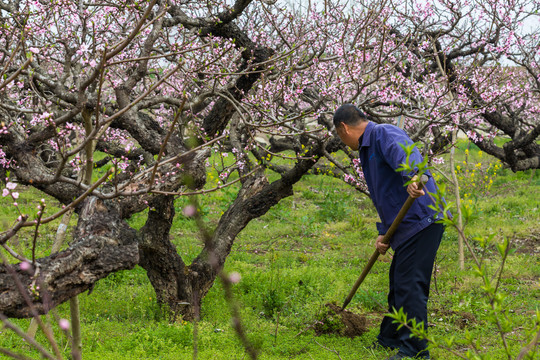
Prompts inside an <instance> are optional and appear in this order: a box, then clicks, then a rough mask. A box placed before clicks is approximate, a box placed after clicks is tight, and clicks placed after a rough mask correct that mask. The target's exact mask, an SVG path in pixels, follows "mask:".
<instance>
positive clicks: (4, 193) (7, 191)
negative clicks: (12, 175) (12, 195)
mask: <svg viewBox="0 0 540 360" xmlns="http://www.w3.org/2000/svg"><path fill="white" fill-rule="evenodd" d="M8 195H9V190H8V189H4V190H2V196H3V197H6V196H8Z"/></svg>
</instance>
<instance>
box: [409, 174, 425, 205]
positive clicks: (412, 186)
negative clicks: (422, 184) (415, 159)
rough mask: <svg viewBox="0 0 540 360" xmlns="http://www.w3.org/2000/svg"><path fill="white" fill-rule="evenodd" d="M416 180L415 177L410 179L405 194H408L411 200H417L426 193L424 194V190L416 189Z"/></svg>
mask: <svg viewBox="0 0 540 360" xmlns="http://www.w3.org/2000/svg"><path fill="white" fill-rule="evenodd" d="M417 179H418V177H417V176H415V177H413V178H412V181H413V182H412V183H410V184H409V185H408V186H407V192H408V193H409V195H410V196H411V197H412V198H413V199H417V198H419V197H420V196H423V195H426V193H425V192H424V190H423V189H422V190H419V189H418V183H417V182H416V180H417Z"/></svg>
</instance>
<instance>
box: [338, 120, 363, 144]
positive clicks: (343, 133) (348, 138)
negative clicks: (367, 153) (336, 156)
mask: <svg viewBox="0 0 540 360" xmlns="http://www.w3.org/2000/svg"><path fill="white" fill-rule="evenodd" d="M336 132H337V134H338V136H339V138H340V139H341V141H342V142H343V143H344V144H345V145H347V146H348V147H350V148H351V149H352V150H358V137H357V136H356V132H355V131H353V128H352V127H351V126H350V125H347V124H345V123H341V124H340V125H339V126H338V127H337V128H336Z"/></svg>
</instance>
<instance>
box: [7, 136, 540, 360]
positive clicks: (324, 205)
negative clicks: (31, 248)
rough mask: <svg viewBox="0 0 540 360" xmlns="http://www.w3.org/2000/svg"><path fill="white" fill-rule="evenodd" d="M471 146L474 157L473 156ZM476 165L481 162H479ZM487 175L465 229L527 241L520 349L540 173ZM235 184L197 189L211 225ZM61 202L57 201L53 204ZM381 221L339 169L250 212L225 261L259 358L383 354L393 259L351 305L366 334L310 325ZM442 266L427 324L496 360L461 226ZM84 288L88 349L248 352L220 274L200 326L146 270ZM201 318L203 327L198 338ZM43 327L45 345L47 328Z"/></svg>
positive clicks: (180, 220)
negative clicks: (264, 209)
mask: <svg viewBox="0 0 540 360" xmlns="http://www.w3.org/2000/svg"><path fill="white" fill-rule="evenodd" d="M467 146H468V149H469V154H468V155H465V153H464V150H465V149H466V148H467ZM459 148H460V149H461V151H458V154H457V155H458V163H461V164H463V161H466V163H467V165H462V167H465V166H467V167H468V168H470V170H471V171H472V169H474V168H476V169H477V170H476V171H480V170H483V171H487V170H486V169H487V168H488V167H489V164H490V163H493V164H494V163H496V161H495V160H494V159H492V158H489V157H488V156H487V155H486V154H479V153H478V150H477V149H475V148H474V145H467V144H466V143H461V144H460V147H459ZM446 163H448V161H447V162H446ZM478 163H481V166H479V167H477V166H476V164H478ZM445 166H448V165H444V166H443V168H444V167H445ZM215 176H216V175H215V174H214V178H215ZM272 176H273V178H274V179H275V175H272ZM489 179H492V180H493V183H492V185H491V187H489V189H488V188H487V186H485V184H484V185H482V184H479V183H475V185H474V186H473V185H472V183H470V184H466V183H467V182H470V176H469V177H468V178H465V179H464V180H463V181H462V185H464V187H463V191H467V193H469V194H470V195H469V196H468V197H467V200H466V201H468V202H469V203H470V204H474V205H475V206H476V207H477V208H478V209H479V211H478V214H477V215H476V216H475V217H474V219H472V220H471V222H470V224H468V227H467V234H468V235H469V236H470V237H471V238H472V237H473V236H487V235H489V234H495V241H501V240H502V238H503V237H504V236H506V237H508V238H509V239H510V240H511V241H512V242H513V244H514V245H513V246H514V248H515V249H516V251H515V252H514V253H512V254H511V255H510V257H509V258H508V260H507V263H506V270H505V272H504V274H503V277H502V281H501V285H500V289H501V292H502V293H504V294H506V295H508V297H507V298H506V300H505V305H506V308H507V309H509V310H510V312H509V313H508V316H509V319H510V320H512V321H513V322H514V324H515V326H516V330H515V332H513V333H512V334H510V335H509V339H508V344H509V346H510V347H511V349H512V352H513V354H515V356H517V353H518V352H519V349H520V348H521V347H522V346H523V345H524V342H525V340H526V339H530V338H531V337H530V334H527V331H528V329H530V328H531V322H532V321H534V320H535V311H536V307H537V306H538V305H537V304H538V301H539V298H540V283H539V281H538V279H539V277H540V264H539V261H538V259H539V257H538V246H539V241H540V240H539V235H538V234H539V233H540V226H539V219H540V214H539V208H540V173H538V172H532V171H526V172H521V173H517V174H514V173H512V172H511V171H509V170H506V169H499V170H498V171H497V174H496V175H493V174H490V175H489V178H488V181H487V183H489ZM439 181H443V180H442V178H440V179H439ZM236 191H237V188H234V187H232V188H229V189H226V190H223V191H217V192H213V193H210V194H208V196H205V197H203V198H200V199H199V201H200V203H201V208H202V213H203V215H204V217H205V221H206V222H207V224H209V225H210V226H215V224H217V221H218V220H219V216H220V215H221V213H222V212H223V211H225V210H226V208H227V205H228V202H230V201H231V199H233V198H234V196H235V193H236ZM21 193H22V192H21ZM42 196H43V195H41V194H39V193H37V192H36V191H34V190H32V191H31V192H30V193H28V194H24V195H21V199H20V201H19V203H21V204H24V206H27V207H28V209H27V211H28V212H31V211H33V209H34V208H35V200H34V199H40V198H41V197H42ZM447 199H448V201H453V196H452V195H451V194H449V195H448V196H447ZM23 200H24V202H23ZM2 201H3V203H2V205H4V206H1V207H0V223H2V224H4V225H6V224H10V223H11V222H12V221H13V219H14V218H16V216H15V214H14V212H13V209H12V208H11V207H9V206H8V205H9V204H8V201H7V199H6V198H4V199H2ZM48 202H49V200H48ZM186 204H187V200H186V199H182V198H181V199H178V201H177V204H176V210H177V218H176V220H175V223H174V226H173V229H172V240H173V242H174V243H175V245H176V246H177V248H178V251H179V253H180V254H181V256H182V258H183V259H184V260H185V261H186V262H188V263H189V262H190V261H191V260H192V259H193V258H194V257H195V256H197V254H198V253H199V251H200V249H201V247H202V244H201V242H200V236H199V235H198V231H197V227H196V225H195V224H194V222H193V221H192V220H191V219H189V218H186V217H184V216H183V215H182V213H181V211H182V209H183V207H184V206H185V205H186ZM50 205H51V211H52V206H53V203H52V201H51V204H50ZM74 221H76V219H74V220H72V224H74ZM144 221H145V214H144V213H141V214H137V215H135V216H134V217H133V218H132V219H130V222H131V224H132V225H133V226H134V227H136V228H139V227H140V226H142V225H143V224H144ZM376 221H377V214H376V212H375V210H374V208H373V207H372V205H371V203H370V201H369V199H367V198H366V197H365V196H363V195H362V194H360V193H357V192H355V191H354V190H353V189H351V188H350V187H348V186H346V185H345V184H344V183H342V182H341V181H339V180H336V179H332V178H329V177H321V176H306V177H305V178H304V179H303V180H302V181H301V182H300V183H298V184H297V185H295V192H294V195H293V196H291V197H289V198H287V199H284V200H283V201H281V202H280V203H279V204H278V205H276V206H275V207H273V208H272V209H271V210H270V211H269V212H268V213H267V214H266V215H265V216H263V217H261V218H259V219H255V220H253V221H252V222H251V223H250V224H249V225H248V226H247V227H246V229H245V230H244V231H243V232H242V233H241V234H240V235H239V236H238V238H237V239H236V241H235V243H234V246H233V249H232V252H231V255H230V256H229V258H228V260H227V263H226V266H225V271H226V272H233V271H236V272H239V273H240V274H241V276H242V279H241V281H240V282H239V283H238V284H236V285H234V287H233V290H234V295H235V299H236V301H237V303H238V305H239V306H240V308H241V319H242V324H243V326H244V328H245V331H246V333H247V336H248V338H249V340H250V341H251V342H252V343H253V344H254V345H255V346H256V347H257V348H258V349H259V353H260V359H276V360H277V359H339V358H342V359H382V358H385V355H386V353H384V352H383V351H373V350H368V349H366V347H367V346H369V344H371V342H372V341H373V340H374V339H375V337H376V335H377V332H378V324H379V321H380V319H381V317H382V315H383V314H384V310H382V309H381V307H382V308H384V307H385V306H386V305H385V303H386V292H387V287H388V280H387V274H388V269H389V266H390V263H389V260H388V259H387V257H384V258H381V261H378V262H377V264H376V265H375V266H374V268H373V269H372V271H371V273H370V274H369V276H368V277H367V279H366V281H365V282H364V283H363V284H362V286H361V288H360V289H359V291H358V293H357V294H356V296H355V297H354V298H353V300H352V302H351V304H350V305H349V307H348V309H349V310H351V311H353V312H356V313H360V314H366V316H367V317H368V320H369V321H370V330H369V331H368V333H366V334H364V335H363V336H361V337H358V338H355V339H349V338H344V337H340V336H337V335H321V336H315V334H314V331H313V326H314V324H315V322H316V321H317V319H319V318H320V316H321V314H322V313H323V312H324V304H325V303H328V302H337V303H338V304H341V303H342V302H343V300H344V299H345V297H346V296H347V294H348V292H349V290H350V288H351V286H352V284H353V283H354V281H355V280H356V278H357V277H358V275H359V274H360V272H361V270H362V268H363V266H364V264H365V263H366V261H367V258H368V257H369V256H370V255H371V253H372V252H373V242H374V239H375V237H376V235H377V233H376V230H375V222H376ZM54 229H55V225H54V224H50V225H48V227H47V228H46V229H44V231H42V234H41V235H40V236H39V238H38V247H37V252H38V254H40V256H43V255H46V254H47V249H48V248H49V247H50V245H51V243H52V236H54V232H55V230H54ZM32 236H33V233H32V232H31V231H23V232H22V233H21V234H20V235H19V237H18V239H17V242H18V244H19V245H18V248H20V250H21V251H22V252H24V253H25V254H28V245H29V244H31V239H32ZM471 242H472V244H473V246H474V251H475V252H476V253H477V254H480V248H479V247H478V246H477V244H475V242H474V241H472V240H471ZM436 266H437V267H436V276H435V279H434V281H433V282H432V290H431V297H430V303H429V305H428V313H429V322H430V324H432V325H433V326H432V327H431V328H430V334H433V335H436V336H437V337H438V338H441V339H442V338H445V337H449V336H455V338H456V339H457V340H456V343H457V345H456V346H454V347H453V349H454V350H456V351H457V352H459V353H461V354H464V352H465V351H466V341H465V338H466V334H467V333H469V334H470V336H472V338H474V339H475V341H476V342H477V343H478V344H479V345H481V346H482V347H483V348H484V349H485V352H486V354H489V356H488V358H489V359H506V358H507V357H506V356H505V355H504V353H503V351H502V348H501V346H500V338H499V337H498V335H497V333H496V329H495V326H494V325H493V324H491V323H490V322H489V317H488V315H487V314H486V312H485V311H484V309H485V305H484V301H485V300H484V297H483V295H482V293H481V289H480V286H481V283H480V279H479V278H477V277H475V276H474V275H473V273H472V271H471V266H472V260H471V257H470V255H467V256H466V269H465V270H464V271H462V270H459V267H458V255H457V234H456V232H455V231H454V230H452V229H448V230H447V231H446V233H445V235H444V238H443V242H442V244H441V248H440V250H439V253H438V257H437V263H436ZM486 266H487V267H488V268H489V269H491V270H492V271H495V270H496V269H497V268H498V266H499V257H498V255H497V251H496V249H495V247H494V246H492V247H490V248H488V251H487V252H486ZM79 298H80V303H81V313H82V331H83V344H84V350H83V357H84V358H85V359H192V358H193V352H194V348H195V345H196V347H197V349H198V350H197V351H198V359H227V360H228V359H247V358H248V356H247V355H246V353H245V351H244V349H243V347H242V345H241V343H240V341H239V340H238V338H237V336H236V334H235V332H234V330H233V328H232V326H231V315H230V307H229V304H228V303H227V302H226V301H225V299H224V293H223V287H222V284H221V283H220V282H219V281H216V283H215V285H214V286H213V287H212V289H211V290H210V292H209V293H208V295H207V296H206V297H205V298H204V300H203V305H202V314H201V316H202V319H201V321H200V322H199V323H198V324H196V325H194V324H192V323H186V322H183V321H181V320H180V321H177V322H175V323H172V324H171V323H169V322H168V321H167V317H166V316H165V315H164V314H162V313H161V311H160V309H159V307H158V306H157V305H156V302H155V294H154V291H153V289H152V287H151V285H150V284H149V282H148V280H147V278H146V274H145V271H144V270H143V269H142V268H140V267H136V268H135V269H134V270H131V271H123V272H119V273H116V274H112V275H110V276H109V277H107V278H106V279H103V280H101V281H100V282H98V283H97V284H96V286H95V288H94V290H93V292H92V293H91V294H90V295H87V294H86V293H85V294H81V295H80V296H79ZM58 316H59V317H60V318H69V307H68V305H67V304H63V305H61V306H60V307H59V308H58ZM14 322H15V323H17V324H18V325H19V326H21V327H22V328H23V329H26V328H27V327H28V324H29V321H28V320H14ZM53 322H54V321H53ZM194 326H197V333H198V336H197V337H196V338H194V335H193V334H194ZM53 327H54V328H55V332H56V334H57V335H58V336H57V337H58V339H59V342H60V345H61V349H62V351H63V352H64V354H65V355H66V357H69V346H68V345H67V344H66V342H67V340H66V338H65V337H64V336H63V335H62V334H61V333H60V332H59V331H58V329H57V327H56V326H55V325H53ZM37 338H38V340H39V341H40V342H41V343H42V344H46V340H45V338H44V336H43V334H42V333H41V332H39V333H38V336H37ZM0 346H2V347H5V348H8V349H16V350H17V351H19V352H21V353H24V354H26V355H29V356H32V357H33V358H38V357H39V356H38V354H37V353H36V352H35V351H32V350H31V349H30V348H29V347H28V346H27V345H26V344H24V343H23V342H21V340H20V338H18V337H17V336H15V335H14V334H13V333H12V332H10V331H8V330H5V329H3V330H1V335H0ZM338 354H339V357H338ZM432 355H433V358H434V359H455V358H457V357H455V356H453V355H451V354H450V353H449V352H447V351H446V350H442V349H434V350H433V351H432ZM0 358H1V355H0Z"/></svg>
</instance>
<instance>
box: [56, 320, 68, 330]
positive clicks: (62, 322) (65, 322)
mask: <svg viewBox="0 0 540 360" xmlns="http://www.w3.org/2000/svg"><path fill="white" fill-rule="evenodd" d="M58 325H59V326H60V329H62V330H64V331H67V330H69V328H70V323H69V320H67V319H60V321H58Z"/></svg>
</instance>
